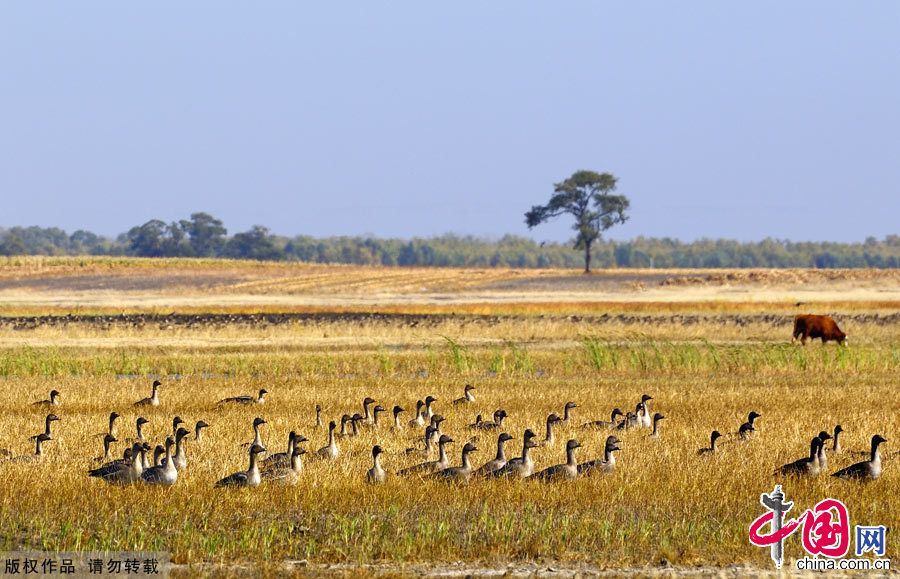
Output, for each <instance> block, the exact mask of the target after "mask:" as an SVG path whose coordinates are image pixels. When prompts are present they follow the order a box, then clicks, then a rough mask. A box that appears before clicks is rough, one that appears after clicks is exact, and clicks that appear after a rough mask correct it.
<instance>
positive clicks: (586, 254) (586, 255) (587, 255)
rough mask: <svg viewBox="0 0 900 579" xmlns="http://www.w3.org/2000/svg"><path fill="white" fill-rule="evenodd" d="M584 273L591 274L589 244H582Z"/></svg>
mask: <svg viewBox="0 0 900 579" xmlns="http://www.w3.org/2000/svg"><path fill="white" fill-rule="evenodd" d="M584 273H591V243H590V242H588V243H585V244H584Z"/></svg>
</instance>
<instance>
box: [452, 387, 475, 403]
mask: <svg viewBox="0 0 900 579" xmlns="http://www.w3.org/2000/svg"><path fill="white" fill-rule="evenodd" d="M474 391H475V387H474V386H472V385H471V384H466V387H465V389H464V391H463V395H462V398H457V399H456V400H454V401H453V405H454V406H459V405H460V404H470V403H472V402H475V395H474V394H472V392H474Z"/></svg>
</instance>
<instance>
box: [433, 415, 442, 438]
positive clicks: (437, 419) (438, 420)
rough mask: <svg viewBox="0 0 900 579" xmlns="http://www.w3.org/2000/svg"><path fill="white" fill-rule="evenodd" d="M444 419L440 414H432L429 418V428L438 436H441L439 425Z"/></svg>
mask: <svg viewBox="0 0 900 579" xmlns="http://www.w3.org/2000/svg"><path fill="white" fill-rule="evenodd" d="M444 420H445V418H444V417H443V416H441V415H440V414H434V415H433V416H432V417H431V426H432V428H434V432H435V433H436V434H438V435H440V434H441V423H442V422H444Z"/></svg>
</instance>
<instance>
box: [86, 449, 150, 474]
mask: <svg viewBox="0 0 900 579" xmlns="http://www.w3.org/2000/svg"><path fill="white" fill-rule="evenodd" d="M142 444H146V443H140V442H135V443H134V444H132V445H131V448H127V449H125V452H123V453H122V458H117V459H115V460H112V461H109V462H106V463H104V464H101V465H100V466H98V467H96V468H92V469H90V470H88V476H92V477H97V476H103V475H104V474H105V473H108V472H110V471H112V470H115V469H117V468H119V467H120V466H122V465H126V466H127V465H128V464H130V463H131V461H132V460H133V459H134V455H135V448H138V449H140V447H141V446H142ZM138 457H140V451H139V450H138ZM141 464H142V465H143V463H141Z"/></svg>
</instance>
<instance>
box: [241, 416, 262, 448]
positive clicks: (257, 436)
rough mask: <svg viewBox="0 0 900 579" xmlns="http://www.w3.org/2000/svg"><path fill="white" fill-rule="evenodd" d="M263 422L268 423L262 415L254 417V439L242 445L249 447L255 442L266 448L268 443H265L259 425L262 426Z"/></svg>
mask: <svg viewBox="0 0 900 579" xmlns="http://www.w3.org/2000/svg"><path fill="white" fill-rule="evenodd" d="M263 424H266V421H265V420H263V419H262V418H261V417H259V416H257V417H256V418H254V419H253V441H252V442H249V443H247V442H245V443H244V444H242V445H241V446H243V447H248V446H253V445H254V444H255V445H257V446H261V447H263V448H265V447H266V445H265V444H263V440H262V435H261V434H260V432H259V427H260V426H262V425H263Z"/></svg>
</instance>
